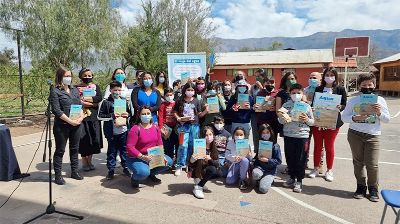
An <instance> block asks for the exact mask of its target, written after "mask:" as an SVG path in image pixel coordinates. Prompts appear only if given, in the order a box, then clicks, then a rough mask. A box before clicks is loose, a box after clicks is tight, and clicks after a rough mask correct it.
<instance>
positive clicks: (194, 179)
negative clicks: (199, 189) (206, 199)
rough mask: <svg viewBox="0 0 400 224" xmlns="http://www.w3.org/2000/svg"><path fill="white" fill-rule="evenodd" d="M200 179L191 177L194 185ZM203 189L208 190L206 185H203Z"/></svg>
mask: <svg viewBox="0 0 400 224" xmlns="http://www.w3.org/2000/svg"><path fill="white" fill-rule="evenodd" d="M200 181H201V179H200V178H193V182H194V184H195V185H198V184H199V183H200ZM203 190H205V191H208V187H207V186H206V185H204V186H203Z"/></svg>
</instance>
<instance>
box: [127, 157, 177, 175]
mask: <svg viewBox="0 0 400 224" xmlns="http://www.w3.org/2000/svg"><path fill="white" fill-rule="evenodd" d="M164 158H165V160H167V166H160V167H156V168H154V169H152V170H150V167H149V163H147V162H146V161H144V160H141V159H139V158H131V157H128V158H127V160H126V161H127V165H128V168H129V169H130V170H131V171H132V176H131V179H132V180H134V181H140V180H144V179H146V178H147V177H148V176H150V174H152V175H156V174H159V173H161V172H164V171H167V170H168V169H169V168H170V167H171V166H172V159H171V158H169V156H166V155H164Z"/></svg>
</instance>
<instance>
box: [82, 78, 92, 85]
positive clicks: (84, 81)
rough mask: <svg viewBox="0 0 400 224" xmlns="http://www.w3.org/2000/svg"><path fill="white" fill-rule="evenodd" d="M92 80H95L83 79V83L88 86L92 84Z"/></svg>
mask: <svg viewBox="0 0 400 224" xmlns="http://www.w3.org/2000/svg"><path fill="white" fill-rule="evenodd" d="M92 80H93V78H82V82H83V83H86V84H88V83H91V82H92Z"/></svg>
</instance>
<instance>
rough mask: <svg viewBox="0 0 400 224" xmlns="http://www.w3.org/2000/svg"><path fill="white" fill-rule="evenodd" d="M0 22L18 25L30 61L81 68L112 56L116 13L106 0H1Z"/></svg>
mask: <svg viewBox="0 0 400 224" xmlns="http://www.w3.org/2000/svg"><path fill="white" fill-rule="evenodd" d="M0 4H1V6H0V25H1V26H5V27H10V26H11V25H15V24H19V25H20V27H21V28H22V29H23V32H22V44H23V46H24V47H25V49H27V51H28V53H29V55H30V58H31V59H32V61H33V63H34V64H37V63H39V64H41V65H46V66H49V67H52V68H57V67H59V66H60V65H64V66H67V67H71V66H72V65H73V64H78V65H80V66H82V67H85V66H88V65H89V64H91V63H93V62H95V61H97V60H98V59H100V60H106V58H107V55H113V49H115V48H116V46H117V45H116V44H118V36H119V35H118V29H119V27H120V16H119V13H118V12H117V11H116V10H115V9H113V8H111V5H110V2H109V0H24V1H20V0H2V1H0Z"/></svg>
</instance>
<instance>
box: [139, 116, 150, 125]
mask: <svg viewBox="0 0 400 224" xmlns="http://www.w3.org/2000/svg"><path fill="white" fill-rule="evenodd" d="M140 120H141V121H142V123H144V124H148V123H150V120H151V115H140Z"/></svg>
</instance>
